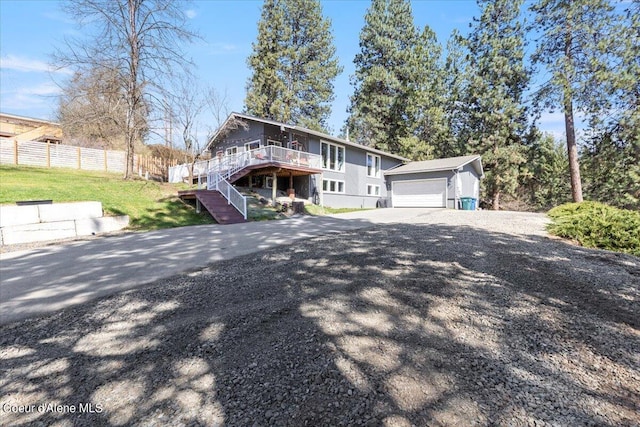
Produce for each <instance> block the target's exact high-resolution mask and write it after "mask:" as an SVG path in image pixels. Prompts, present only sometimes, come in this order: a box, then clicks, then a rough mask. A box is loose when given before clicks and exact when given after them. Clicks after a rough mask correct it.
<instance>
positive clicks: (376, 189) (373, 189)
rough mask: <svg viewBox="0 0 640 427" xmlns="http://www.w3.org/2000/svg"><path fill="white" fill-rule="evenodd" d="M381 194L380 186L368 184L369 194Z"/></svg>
mask: <svg viewBox="0 0 640 427" xmlns="http://www.w3.org/2000/svg"><path fill="white" fill-rule="evenodd" d="M379 195H380V186H379V185H373V184H367V196H379Z"/></svg>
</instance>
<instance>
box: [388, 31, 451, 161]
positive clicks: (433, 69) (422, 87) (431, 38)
mask: <svg viewBox="0 0 640 427" xmlns="http://www.w3.org/2000/svg"><path fill="white" fill-rule="evenodd" d="M407 66H409V67H411V70H410V71H411V80H412V81H410V82H409V84H408V88H409V89H410V92H409V94H408V98H407V99H406V101H405V102H406V103H407V110H408V117H407V120H408V121H409V123H410V124H411V126H412V129H411V131H412V134H413V135H412V136H411V137H410V138H405V139H401V152H400V154H401V155H403V156H405V157H408V158H411V159H413V160H425V159H429V158H432V157H434V156H439V155H440V153H442V152H443V151H445V149H446V147H448V146H449V145H450V143H451V133H450V131H449V127H448V123H447V117H446V112H445V106H446V97H447V96H446V86H445V78H444V68H443V64H442V47H441V46H440V44H439V43H438V40H437V38H436V34H435V33H434V32H433V30H432V29H431V28H429V27H428V26H426V27H425V28H424V29H423V31H422V33H421V34H420V36H419V37H418V38H417V40H416V44H415V46H414V47H413V49H412V55H411V60H410V62H409V64H408V65H407Z"/></svg>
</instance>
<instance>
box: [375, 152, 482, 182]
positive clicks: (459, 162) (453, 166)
mask: <svg viewBox="0 0 640 427" xmlns="http://www.w3.org/2000/svg"><path fill="white" fill-rule="evenodd" d="M469 163H472V166H473V168H474V169H475V170H476V172H477V173H478V175H479V176H480V178H482V177H484V172H483V170H482V160H481V158H480V156H479V155H477V154H475V155H472V156H460V157H447V158H445V159H434V160H423V161H420V162H410V163H407V164H406V165H402V166H398V167H396V168H393V169H390V170H388V171H386V172H385V173H384V174H385V175H404V174H408V173H421V172H438V171H452V170H457V169H460V168H461V167H463V166H465V165H468V164H469Z"/></svg>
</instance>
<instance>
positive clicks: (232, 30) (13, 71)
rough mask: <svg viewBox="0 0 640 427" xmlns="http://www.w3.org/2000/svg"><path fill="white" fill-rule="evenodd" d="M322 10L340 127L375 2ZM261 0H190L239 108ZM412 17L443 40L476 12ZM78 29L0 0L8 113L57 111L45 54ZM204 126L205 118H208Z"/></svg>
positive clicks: (55, 77)
mask: <svg viewBox="0 0 640 427" xmlns="http://www.w3.org/2000/svg"><path fill="white" fill-rule="evenodd" d="M322 3H323V11H324V14H325V16H327V17H329V18H330V19H331V21H332V24H333V32H334V42H335V45H336V48H337V55H338V57H339V60H340V63H341V64H342V66H343V67H344V71H343V73H342V75H340V76H339V77H338V78H337V80H336V82H335V91H336V100H335V102H334V104H333V109H332V115H331V119H330V122H329V125H330V127H331V128H332V130H333V133H337V132H338V131H339V130H340V128H341V126H342V124H343V123H344V120H345V119H346V117H347V113H346V109H347V106H348V104H349V96H350V95H351V93H352V91H353V88H352V86H351V85H350V84H349V76H351V75H352V74H353V72H354V66H353V58H354V56H355V55H356V53H357V52H358V50H359V33H360V30H361V28H362V26H363V24H364V15H365V13H366V10H367V8H368V7H369V4H370V2H369V1H365V0H328V1H323V2H322ZM261 5H262V2H261V1H256V0H237V1H222V0H208V1H204V0H196V1H193V2H192V3H191V4H189V5H188V10H187V13H188V16H189V17H190V22H191V28H192V29H193V30H195V31H197V32H198V33H200V35H201V36H202V37H203V40H200V41H196V42H195V43H194V44H192V45H190V46H186V47H185V56H187V57H190V58H192V59H193V61H194V63H195V64H196V66H197V70H196V74H197V75H198V76H199V78H200V80H201V82H202V83H203V85H204V86H207V85H208V86H213V87H215V88H216V89H217V90H218V91H220V92H224V91H225V90H226V91H227V93H228V96H229V98H228V100H229V107H230V109H231V110H233V111H240V110H242V106H243V101H244V94H245V93H244V91H245V85H246V82H247V78H248V77H249V69H248V67H247V65H246V58H247V57H248V55H249V54H250V52H251V43H252V42H253V41H254V40H255V39H256V34H257V22H258V20H259V18H260V9H261ZM412 5H413V13H414V18H415V22H416V24H417V25H418V26H420V27H421V28H422V27H423V26H424V25H429V26H430V27H431V28H432V29H433V30H434V31H435V32H436V34H437V36H438V39H439V40H440V42H441V43H443V44H445V43H446V40H447V39H448V37H449V34H450V33H451V31H452V30H453V29H454V28H457V29H459V30H460V31H461V32H462V33H466V32H468V30H469V23H470V22H471V21H472V18H473V17H474V16H478V15H479V9H478V6H477V4H476V2H475V0H448V1H447V0H421V1H420V0H418V1H415V0H414V2H413V3H412ZM74 34H78V27H77V26H76V25H75V24H74V22H73V21H72V20H71V19H70V17H68V16H66V15H65V14H63V13H62V12H61V10H60V4H59V2H58V1H53V0H39V1H25V0H0V110H1V111H2V112H5V113H12V114H18V115H25V116H30V117H38V118H45V119H55V111H56V106H57V99H56V95H57V94H58V93H59V91H60V88H59V86H58V84H57V83H59V82H62V81H64V79H65V77H66V76H67V75H68V73H66V72H65V71H58V72H52V71H51V69H50V67H49V65H48V62H49V61H50V55H51V54H52V53H53V52H54V50H55V49H56V48H57V47H60V46H62V43H63V40H64V37H65V36H68V35H74ZM205 126H206V125H205ZM541 127H542V128H543V129H545V130H547V131H550V132H552V133H554V134H555V135H557V136H562V127H563V122H562V119H561V116H559V115H558V114H546V115H544V116H543V118H542V122H541Z"/></svg>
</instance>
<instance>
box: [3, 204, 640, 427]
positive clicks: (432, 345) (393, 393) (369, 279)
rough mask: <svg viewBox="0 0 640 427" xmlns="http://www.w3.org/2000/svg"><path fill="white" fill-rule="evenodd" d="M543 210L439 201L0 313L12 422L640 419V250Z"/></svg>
mask: <svg viewBox="0 0 640 427" xmlns="http://www.w3.org/2000/svg"><path fill="white" fill-rule="evenodd" d="M545 222H546V219H545V217H544V216H542V215H536V214H521V213H510V212H452V211H433V212H429V213H425V214H423V215H421V216H418V217H417V218H414V219H413V220H412V222H411V223H400V224H379V225H375V226H372V227H369V228H366V229H362V230H358V231H352V232H344V233H342V234H340V235H333V236H325V237H317V238H314V239H310V240H307V241H295V242H293V243H292V244H291V245H288V246H281V247H278V248H274V249H270V250H267V251H263V252H259V253H255V254H251V255H247V256H243V257H240V258H236V259H234V260H230V261H222V262H218V263H214V264H211V265H209V266H208V267H206V268H203V269H201V270H199V271H195V272H192V273H189V274H184V275H179V276H174V277H172V278H169V279H166V280H162V281H159V282H157V283H155V284H153V285H151V286H148V287H145V288H142V289H136V290H132V291H128V292H123V293H120V294H117V295H114V296H111V297H106V298H102V299H99V300H95V301H92V302H90V303H87V304H85V305H83V306H81V307H74V308H70V309H66V310H62V311H59V312H57V313H56V314H54V315H51V316H47V317H41V318H36V319H29V320H25V321H21V322H17V323H13V324H9V325H5V326H2V327H0V358H1V359H2V373H1V374H0V405H1V406H0V411H1V412H2V414H1V415H0V424H3V425H57V426H67V425H68V426H84V425H86V426H95V425H143V426H153V425H157V426H164V425H174V426H187V425H189V426H191V425H207V426H215V425H230V426H236V425H238V426H263V425H278V426H282V425H290V426H305V425H313V426H324V425H326V426H340V425H344V426H347V425H349V426H351V425H363V426H412V425H415V426H422V425H433V426H437V425H461V426H468V425H509V426H544V425H549V426H576V425H588V426H589V425H590V426H638V425H640V416H639V415H638V414H639V413H640V317H639V316H638V313H639V312H640V310H639V309H640V304H639V301H640V258H637V257H633V256H629V255H622V254H616V253H612V252H607V251H600V250H590V249H584V248H580V247H576V246H572V245H569V244H567V243H565V242H562V241H559V240H554V239H549V238H548V237H547V236H546V233H545V232H544V224H545ZM41 405H42V406H41ZM56 405H58V406H56ZM20 409H23V410H24V411H23V412H20Z"/></svg>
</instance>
